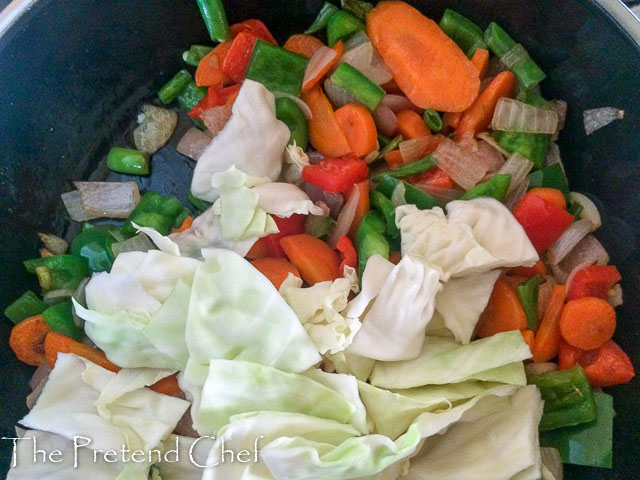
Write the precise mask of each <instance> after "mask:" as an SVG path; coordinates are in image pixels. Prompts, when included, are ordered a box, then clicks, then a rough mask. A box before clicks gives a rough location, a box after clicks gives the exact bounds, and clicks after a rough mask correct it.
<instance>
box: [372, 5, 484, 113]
mask: <svg viewBox="0 0 640 480" xmlns="http://www.w3.org/2000/svg"><path fill="white" fill-rule="evenodd" d="M367 33H368V34H369V38H370V39H371V43H372V44H373V46H374V48H375V49H376V51H377V52H378V53H379V54H380V55H381V56H382V58H383V60H384V63H385V64H386V65H387V67H388V68H389V70H390V71H391V73H392V74H393V79H394V80H395V81H396V83H397V84H398V86H399V87H400V89H401V90H402V91H403V92H404V93H405V94H406V95H407V97H409V100H411V101H412V102H413V103H414V105H417V106H418V107H420V108H433V109H435V110H438V111H441V112H462V111H464V110H466V109H467V108H469V107H470V106H471V104H472V103H473V101H474V100H475V98H476V97H477V95H478V90H479V88H480V72H478V69H477V68H476V67H475V66H474V65H473V63H471V62H470V61H469V59H467V57H466V56H465V54H464V53H463V52H462V50H460V48H459V47H458V46H457V45H456V44H455V43H454V41H453V40H451V39H450V38H449V37H447V35H446V34H445V33H444V32H443V31H442V30H441V29H440V27H438V24H437V23H435V22H434V21H433V20H431V19H429V18H427V17H425V16H424V15H422V14H421V13H420V12H419V11H418V10H416V9H415V8H413V7H412V6H410V5H408V4H407V3H404V2H381V3H379V4H378V5H377V6H376V7H375V8H374V9H373V10H372V11H371V12H370V13H369V14H368V15H367Z"/></svg>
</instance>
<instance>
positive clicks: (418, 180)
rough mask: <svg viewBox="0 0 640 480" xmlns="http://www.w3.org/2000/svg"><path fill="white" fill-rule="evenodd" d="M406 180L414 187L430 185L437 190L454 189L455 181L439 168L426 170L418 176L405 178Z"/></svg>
mask: <svg viewBox="0 0 640 480" xmlns="http://www.w3.org/2000/svg"><path fill="white" fill-rule="evenodd" d="M405 180H406V181H407V182H409V183H410V184H412V185H428V186H430V187H437V188H453V180H451V177H450V176H449V175H448V174H447V173H446V172H445V171H444V170H442V169H440V168H438V167H433V168H430V169H429V170H425V171H424V172H422V173H419V174H418V175H412V176H411V177H407V178H405Z"/></svg>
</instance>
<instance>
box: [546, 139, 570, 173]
mask: <svg viewBox="0 0 640 480" xmlns="http://www.w3.org/2000/svg"><path fill="white" fill-rule="evenodd" d="M556 163H557V164H558V165H560V168H561V169H562V173H563V174H564V176H565V177H566V176H567V172H566V171H565V169H564V164H563V163H562V158H560V147H559V146H558V144H557V143H556V142H551V143H549V151H548V152H547V156H546V157H545V159H544V166H545V167H550V166H551V165H555V164H556Z"/></svg>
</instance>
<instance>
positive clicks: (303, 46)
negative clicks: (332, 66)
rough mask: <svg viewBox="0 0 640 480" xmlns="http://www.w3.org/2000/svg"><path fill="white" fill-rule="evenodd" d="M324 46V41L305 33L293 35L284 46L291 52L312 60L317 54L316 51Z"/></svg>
mask: <svg viewBox="0 0 640 480" xmlns="http://www.w3.org/2000/svg"><path fill="white" fill-rule="evenodd" d="M323 46H324V43H322V40H320V39H318V38H316V37H314V36H313V35H307V34H304V33H296V34H295V35H291V36H290V37H289V38H288V39H287V41H286V42H284V45H283V47H284V48H285V49H287V50H289V51H290V52H295V53H299V54H300V55H304V56H305V57H307V58H311V57H312V56H313V54H314V53H316V50H318V49H319V48H320V47H323Z"/></svg>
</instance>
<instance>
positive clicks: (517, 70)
mask: <svg viewBox="0 0 640 480" xmlns="http://www.w3.org/2000/svg"><path fill="white" fill-rule="evenodd" d="M484 40H485V42H486V43H487V45H488V46H489V48H490V49H491V51H492V52H493V54H494V55H496V56H497V57H498V58H500V60H502V62H503V63H504V64H505V65H506V66H507V68H509V70H511V71H512V72H513V74H514V75H515V76H516V79H517V80H518V83H520V85H522V86H524V87H525V88H531V87H533V86H535V85H537V84H538V83H540V82H541V81H542V80H544V79H545V78H546V75H545V74H544V72H543V71H542V70H540V67H538V65H537V64H536V63H535V62H534V61H533V60H532V59H531V57H529V54H528V53H527V51H526V50H525V49H524V47H522V45H520V44H516V42H515V41H514V40H513V39H512V38H511V37H510V36H509V34H508V33H507V32H505V31H504V30H503V29H502V28H500V26H499V25H498V24H497V23H495V22H491V23H490V24H489V27H488V28H487V30H486V31H485V33H484Z"/></svg>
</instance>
